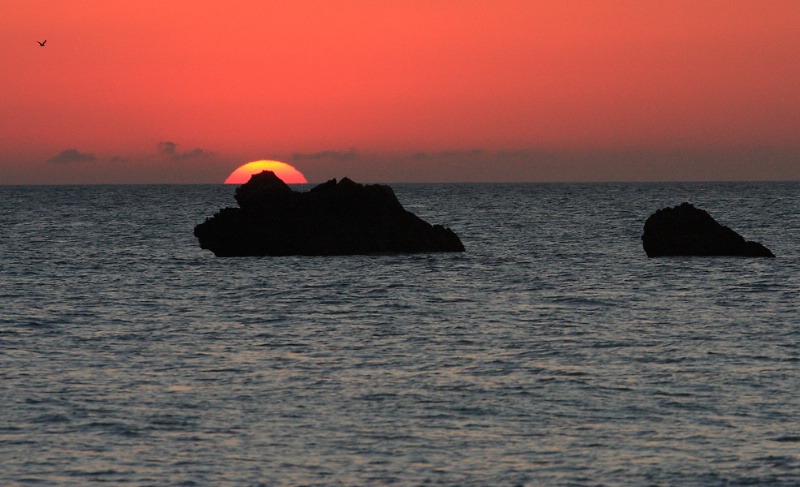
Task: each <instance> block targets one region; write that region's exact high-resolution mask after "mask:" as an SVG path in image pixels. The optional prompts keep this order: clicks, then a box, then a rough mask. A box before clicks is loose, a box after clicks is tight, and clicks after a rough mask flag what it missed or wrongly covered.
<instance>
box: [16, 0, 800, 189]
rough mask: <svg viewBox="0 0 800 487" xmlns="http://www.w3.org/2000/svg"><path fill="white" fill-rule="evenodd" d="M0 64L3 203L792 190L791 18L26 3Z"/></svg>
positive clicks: (570, 5) (527, 2) (533, 9)
mask: <svg viewBox="0 0 800 487" xmlns="http://www.w3.org/2000/svg"><path fill="white" fill-rule="evenodd" d="M44 39H47V44H46V46H45V47H39V46H38V44H36V41H37V40H44ZM0 46H1V47H0V49H2V51H1V52H2V62H1V63H0V86H1V87H2V92H3V95H2V96H1V97H0V129H1V130H0V184H37V183H45V184H52V183H161V182H163V183H173V182H185V183H203V182H219V183H221V182H222V181H223V180H224V179H225V178H226V177H227V175H228V174H229V173H230V172H231V171H232V170H233V169H234V168H236V167H237V166H239V165H241V164H243V163H245V162H248V161H251V160H256V159H277V160H282V161H285V162H288V163H290V164H292V165H294V166H295V167H297V168H298V169H299V170H301V171H302V172H303V173H304V174H305V175H306V177H307V178H308V179H309V181H310V182H320V181H324V180H327V179H330V178H332V177H337V178H339V177H342V176H348V177H351V178H352V179H354V180H356V181H362V182H404V181H412V182H413V181H553V180H563V181H597V180H675V179H679V180H709V179H710V180H730V179H790V180H800V2H798V1H796V0H787V1H778V0H775V1H773V0H722V1H714V0H703V1H697V0H690V1H681V0H648V1H646V2H645V1H641V0H608V1H593V0H585V1H581V0H573V1H561V0H553V1H536V0H520V1H510V0H493V1H473V0H404V1H389V0H385V1H384V0H351V1H336V0H330V1H323V0H319V1H304V0H293V1H262V0H226V1H225V2H220V1H204V0H158V1H154V0H137V1H135V2H134V1H114V0H81V1H80V2H74V1H71V0H62V1H48V0H37V1H35V2H4V4H3V7H2V12H1V13H0Z"/></svg>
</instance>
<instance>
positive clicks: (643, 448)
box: [0, 183, 800, 486]
mask: <svg viewBox="0 0 800 487" xmlns="http://www.w3.org/2000/svg"><path fill="white" fill-rule="evenodd" d="M392 187H393V189H394V190H395V192H396V194H397V195H398V198H399V199H400V201H401V202H402V203H403V204H404V206H405V207H406V208H407V209H408V210H410V211H412V212H414V213H416V214H417V215H418V216H420V217H422V218H423V219H425V220H426V221H428V222H430V223H439V224H444V225H446V226H449V227H451V228H452V229H453V230H454V231H455V232H456V233H457V234H458V235H459V236H460V237H461V239H462V241H463V242H464V244H465V246H466V248H467V251H466V252H465V253H455V254H420V255H379V256H355V257H352V256H349V257H280V258H274V257H258V258H256V257H253V258H217V257H214V255H213V254H212V253H210V252H208V251H204V250H201V249H200V248H199V246H198V244H197V241H196V239H195V237H194V236H193V234H192V230H193V228H194V226H195V225H196V224H198V223H200V222H202V221H203V220H204V218H205V217H207V216H211V215H213V214H214V213H215V212H216V211H217V210H218V209H219V208H221V207H224V206H234V205H235V201H234V200H233V189H234V188H233V187H231V186H223V185H208V186H202V185H200V186H192V185H186V186H49V187H12V186H4V187H0V485H4V486H15V485H95V484H106V485H109V484H110V485H154V486H161V485H182V486H194V485H198V486H199V485H215V486H241V485H254V486H255V485H265V486H273V485H274V486H284V485H287V486H295V485H324V486H328V485H398V486H406V485H408V486H412V485H414V486H416V485H476V486H483V485H530V486H548V485H554V486H555V485H557V486H562V485H566V486H597V485H605V486H614V485H642V486H646V485H651V486H672V485H675V486H740V485H769V486H790V485H800V312H798V305H797V301H798V295H799V294H800V184H798V183H725V184H711V183H702V184H701V183H693V184H677V183H673V184H508V185H496V184H450V185H402V184H398V185H392ZM683 201H689V202H691V203H693V204H695V205H696V206H698V207H700V208H703V209H705V210H707V211H709V213H711V215H712V216H713V217H715V218H716V219H717V220H718V221H719V222H720V223H723V224H726V225H728V226H730V227H731V228H733V229H734V230H736V231H737V232H739V233H740V234H742V235H743V236H744V237H745V238H747V239H750V240H756V241H759V242H761V243H763V244H764V245H766V246H767V247H768V248H770V249H771V250H772V251H773V252H774V253H775V254H776V255H777V258H775V259H744V258H663V259H648V258H647V257H646V255H645V253H644V251H643V250H642V246H641V241H640V236H641V233H642V228H643V225H644V221H645V219H646V218H647V217H648V216H649V215H650V214H651V213H653V212H654V211H655V210H657V209H659V208H662V207H665V206H674V205H677V204H679V203H681V202H683Z"/></svg>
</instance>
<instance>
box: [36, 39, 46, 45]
mask: <svg viewBox="0 0 800 487" xmlns="http://www.w3.org/2000/svg"><path fill="white" fill-rule="evenodd" d="M36 42H39V41H36ZM45 42H47V39H45V40H43V41H42V42H39V45H40V46H42V47H44V43H45Z"/></svg>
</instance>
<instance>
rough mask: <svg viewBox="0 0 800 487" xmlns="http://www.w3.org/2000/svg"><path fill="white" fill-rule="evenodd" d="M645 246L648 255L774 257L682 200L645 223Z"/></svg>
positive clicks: (643, 244) (643, 243) (757, 244)
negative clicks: (677, 204)
mask: <svg viewBox="0 0 800 487" xmlns="http://www.w3.org/2000/svg"><path fill="white" fill-rule="evenodd" d="M642 246H643V247H644V251H645V252H646V253H647V256H648V257H664V256H676V255H681V256H741V257H775V255H774V254H773V253H772V252H771V251H770V250H769V249H768V248H766V247H764V246H763V245H761V244H760V243H757V242H748V241H746V240H745V239H744V238H743V237H742V236H741V235H739V234H738V233H736V232H734V231H733V230H731V229H730V228H728V227H726V226H724V225H720V224H719V223H717V222H716V221H715V220H714V219H713V218H712V217H711V215H709V214H708V213H707V212H706V211H704V210H701V209H698V208H695V207H694V206H692V205H691V204H689V203H682V204H680V205H679V206H676V207H674V208H664V209H661V210H658V211H656V212H655V213H653V214H652V215H650V218H648V219H647V221H646V222H645V224H644V234H643V235H642Z"/></svg>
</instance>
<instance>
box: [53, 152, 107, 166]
mask: <svg viewBox="0 0 800 487" xmlns="http://www.w3.org/2000/svg"><path fill="white" fill-rule="evenodd" d="M93 160H95V157H94V154H84V153H82V152H79V151H78V150H77V149H67V150H65V151H61V153H60V154H59V155H57V156H55V157H52V158H50V159H48V160H47V162H52V163H54V164H69V163H73V162H89V161H93Z"/></svg>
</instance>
